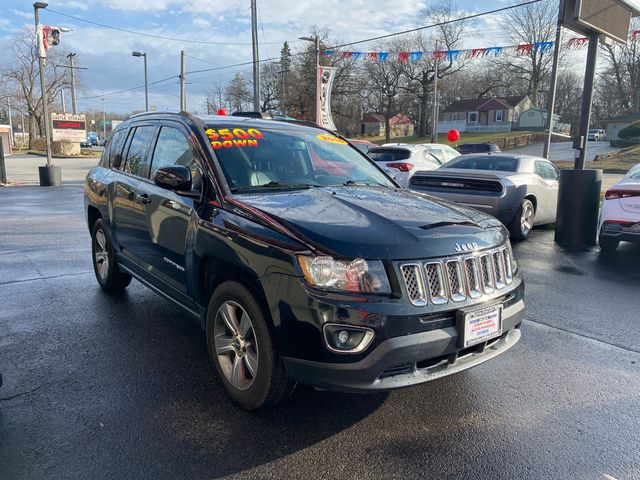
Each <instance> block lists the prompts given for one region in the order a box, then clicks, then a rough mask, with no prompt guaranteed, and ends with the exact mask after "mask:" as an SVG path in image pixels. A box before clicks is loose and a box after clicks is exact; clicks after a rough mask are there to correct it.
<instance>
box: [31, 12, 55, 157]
mask: <svg viewBox="0 0 640 480" xmlns="http://www.w3.org/2000/svg"><path fill="white" fill-rule="evenodd" d="M41 8H47V4H46V3H43V2H36V3H34V4H33V14H34V17H35V22H36V35H38V27H39V26H40V15H39V13H38V10H39V9H41ZM41 41H42V39H38V42H41ZM38 68H39V71H40V93H41V94H42V116H43V119H42V121H43V122H44V137H45V149H46V154H47V166H48V167H50V166H52V165H53V161H52V159H51V135H50V133H49V109H48V108H47V89H46V86H45V79H44V58H43V57H41V56H40V54H38Z"/></svg>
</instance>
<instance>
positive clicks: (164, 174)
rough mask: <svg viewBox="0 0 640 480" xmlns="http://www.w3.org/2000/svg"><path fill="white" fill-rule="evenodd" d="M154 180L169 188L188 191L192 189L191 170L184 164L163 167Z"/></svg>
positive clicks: (160, 185)
mask: <svg viewBox="0 0 640 480" xmlns="http://www.w3.org/2000/svg"><path fill="white" fill-rule="evenodd" d="M153 181H154V182H155V184H156V185H158V186H159V187H161V188H166V189H167V190H178V191H184V192H188V191H190V190H191V170H189V169H188V168H187V167H185V166H184V165H171V166H169V167H162V168H159V169H158V171H157V172H156V173H155V175H154V176H153Z"/></svg>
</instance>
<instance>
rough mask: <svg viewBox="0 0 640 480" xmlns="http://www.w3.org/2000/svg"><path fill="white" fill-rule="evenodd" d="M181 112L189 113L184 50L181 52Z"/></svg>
mask: <svg viewBox="0 0 640 480" xmlns="http://www.w3.org/2000/svg"><path fill="white" fill-rule="evenodd" d="M180 111H182V112H186V111H187V77H186V72H185V60H184V50H182V51H181V52H180Z"/></svg>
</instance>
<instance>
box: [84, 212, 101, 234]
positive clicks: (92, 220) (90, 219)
mask: <svg viewBox="0 0 640 480" xmlns="http://www.w3.org/2000/svg"><path fill="white" fill-rule="evenodd" d="M100 218H102V214H101V213H100V210H99V209H98V208H96V207H94V206H93V205H89V206H88V207H87V226H88V227H89V232H92V231H93V226H94V225H95V224H96V222H97V221H98V219H100Z"/></svg>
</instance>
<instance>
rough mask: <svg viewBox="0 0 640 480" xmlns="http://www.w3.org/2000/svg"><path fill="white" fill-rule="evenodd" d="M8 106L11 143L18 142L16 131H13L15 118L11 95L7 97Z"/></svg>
mask: <svg viewBox="0 0 640 480" xmlns="http://www.w3.org/2000/svg"><path fill="white" fill-rule="evenodd" d="M7 108H8V109H9V131H10V132H11V143H12V144H13V145H15V144H16V137H15V133H13V120H12V119H11V97H7Z"/></svg>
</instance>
